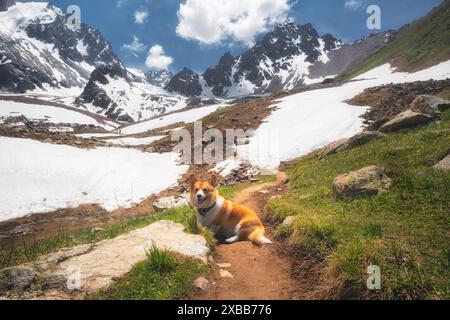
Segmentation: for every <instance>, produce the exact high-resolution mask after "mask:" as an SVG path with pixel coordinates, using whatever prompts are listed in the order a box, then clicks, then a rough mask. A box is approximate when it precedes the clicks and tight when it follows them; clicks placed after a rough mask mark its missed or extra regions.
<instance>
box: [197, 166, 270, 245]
mask: <svg viewBox="0 0 450 320" xmlns="http://www.w3.org/2000/svg"><path fill="white" fill-rule="evenodd" d="M216 186H217V176H216V175H215V174H213V175H212V176H211V178H210V181H201V180H199V179H198V178H197V177H196V176H195V175H192V176H191V177H190V188H191V194H190V201H191V203H192V205H193V206H194V207H195V209H196V211H197V224H198V226H199V228H200V229H204V228H208V229H210V230H211V231H212V232H213V233H214V234H215V236H216V237H217V238H219V239H225V243H229V244H231V243H235V242H239V241H251V242H253V243H254V244H257V245H266V244H271V243H272V242H271V241H270V240H269V239H267V238H266V237H265V229H264V226H263V224H262V223H261V220H260V219H259V218H258V216H257V215H256V213H254V212H253V211H252V210H250V209H249V208H246V207H244V206H241V205H239V204H236V203H233V202H231V201H228V200H225V199H224V198H223V197H221V196H220V195H219V192H218V190H217V188H216Z"/></svg>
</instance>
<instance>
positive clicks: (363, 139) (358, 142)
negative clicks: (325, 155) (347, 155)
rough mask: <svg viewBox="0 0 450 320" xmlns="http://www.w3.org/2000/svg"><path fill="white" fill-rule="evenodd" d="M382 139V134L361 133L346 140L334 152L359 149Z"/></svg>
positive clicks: (374, 132) (373, 132)
mask: <svg viewBox="0 0 450 320" xmlns="http://www.w3.org/2000/svg"><path fill="white" fill-rule="evenodd" d="M384 137H386V135H385V134H384V133H381V132H377V131H366V132H361V133H358V134H357V135H355V136H353V137H351V138H350V139H348V141H347V142H346V143H344V144H343V145H341V146H340V147H339V148H337V149H336V152H342V151H346V150H350V149H353V148H357V147H361V146H363V145H365V144H367V143H369V142H371V141H374V140H378V139H381V138H384Z"/></svg>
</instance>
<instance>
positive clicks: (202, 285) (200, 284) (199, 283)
mask: <svg viewBox="0 0 450 320" xmlns="http://www.w3.org/2000/svg"><path fill="white" fill-rule="evenodd" d="M194 287H196V288H198V289H200V290H202V291H203V292H205V291H206V290H208V287H209V281H208V279H206V278H204V277H200V278H197V279H195V281H194Z"/></svg>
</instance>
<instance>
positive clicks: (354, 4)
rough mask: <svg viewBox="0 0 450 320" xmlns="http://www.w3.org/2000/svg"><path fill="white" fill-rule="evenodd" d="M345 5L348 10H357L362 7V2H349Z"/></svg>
mask: <svg viewBox="0 0 450 320" xmlns="http://www.w3.org/2000/svg"><path fill="white" fill-rule="evenodd" d="M344 5H345V7H346V8H347V9H350V10H357V9H359V8H360V7H361V6H362V0H347V1H345V4H344Z"/></svg>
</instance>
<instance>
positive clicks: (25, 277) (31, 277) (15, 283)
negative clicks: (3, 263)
mask: <svg viewBox="0 0 450 320" xmlns="http://www.w3.org/2000/svg"><path fill="white" fill-rule="evenodd" d="M36 278H37V273H36V271H35V270H34V269H33V268H30V267H27V266H19V267H11V268H6V269H4V270H3V271H2V273H1V274H0V283H1V286H0V289H2V290H5V289H6V290H10V291H15V292H17V291H24V290H26V289H28V288H30V287H31V285H32V284H33V283H34V282H35V280H36Z"/></svg>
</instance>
